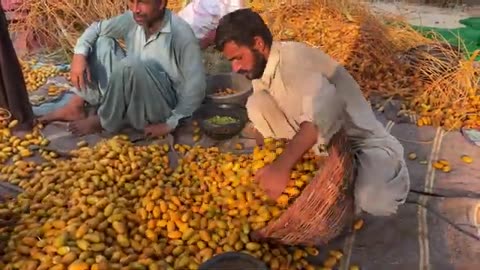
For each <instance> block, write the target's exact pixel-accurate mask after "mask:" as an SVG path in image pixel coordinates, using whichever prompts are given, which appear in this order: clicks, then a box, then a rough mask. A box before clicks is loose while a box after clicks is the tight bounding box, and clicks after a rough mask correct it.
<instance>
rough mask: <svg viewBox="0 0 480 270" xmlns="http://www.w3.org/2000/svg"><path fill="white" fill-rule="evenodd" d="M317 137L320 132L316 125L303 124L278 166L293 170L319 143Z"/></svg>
mask: <svg viewBox="0 0 480 270" xmlns="http://www.w3.org/2000/svg"><path fill="white" fill-rule="evenodd" d="M317 137H318V131H317V127H316V126H315V124H313V123H312V122H303V123H302V124H301V125H300V130H299V131H298V132H297V134H295V136H294V137H293V139H292V140H291V141H290V142H289V143H288V145H287V147H286V148H285V151H283V153H282V154H281V155H280V156H279V157H278V159H277V162H278V164H279V165H280V166H281V167H284V168H288V170H289V171H291V170H293V167H294V166H295V164H297V162H298V161H299V160H300V159H301V158H302V157H303V155H304V154H305V153H306V152H308V150H310V149H312V147H313V146H314V145H315V144H316V143H317Z"/></svg>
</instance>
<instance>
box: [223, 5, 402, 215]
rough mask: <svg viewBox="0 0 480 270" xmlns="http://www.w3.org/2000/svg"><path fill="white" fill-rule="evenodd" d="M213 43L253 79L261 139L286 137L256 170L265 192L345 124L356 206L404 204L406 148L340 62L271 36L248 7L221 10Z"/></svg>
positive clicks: (383, 208)
mask: <svg viewBox="0 0 480 270" xmlns="http://www.w3.org/2000/svg"><path fill="white" fill-rule="evenodd" d="M215 43H216V46H217V48H218V49H219V50H221V51H222V52H223V54H224V56H225V57H226V58H228V59H229V60H230V61H231V63H232V68H233V70H234V71H236V72H239V73H243V74H245V75H246V76H247V77H248V78H250V79H251V80H253V82H252V83H253V88H254V93H253V94H252V96H250V98H249V100H248V102H247V110H248V116H249V118H250V120H251V121H252V123H253V125H254V126H255V128H256V130H257V131H258V132H259V133H260V134H261V135H262V136H263V137H273V138H285V139H291V141H290V143H289V144H288V146H287V148H286V149H285V151H284V152H283V154H281V155H280V156H279V158H278V159H277V160H276V161H275V162H274V163H272V164H270V165H269V166H267V167H265V168H263V169H262V170H260V171H259V172H258V173H257V175H256V177H257V179H258V181H259V182H260V185H261V186H262V187H263V189H264V190H265V192H266V193H267V194H268V195H269V196H271V197H272V198H274V199H275V198H277V197H278V196H280V194H281V193H282V192H283V190H284V189H285V187H286V186H287V182H288V180H289V179H290V171H291V170H292V169H293V168H294V165H295V164H296V163H297V161H298V160H299V159H300V158H301V157H302V156H303V155H304V153H306V152H307V151H308V150H310V149H312V148H313V149H314V150H315V149H318V147H316V145H321V144H328V143H329V141H330V139H331V138H332V136H333V135H334V134H335V133H336V132H338V131H339V130H340V129H341V128H343V129H344V130H345V131H346V133H347V136H348V137H349V139H350V141H351V142H352V144H353V147H354V151H355V155H356V158H357V160H358V166H359V167H358V171H357V178H356V180H355V181H356V183H355V200H356V205H357V211H359V210H364V211H366V212H369V213H371V214H373V215H385V216H386V215H391V214H393V213H395V212H396V211H397V208H398V206H399V205H400V204H402V203H404V202H405V199H406V197H407V193H408V190H409V185H410V180H409V174H408V171H407V167H406V164H405V160H404V154H403V153H404V152H403V147H402V145H401V144H400V143H399V142H398V140H397V139H395V138H394V137H393V136H392V135H390V134H389V133H388V132H387V131H386V130H385V128H384V127H383V126H382V124H381V123H380V122H379V121H378V120H377V119H376V118H375V115H374V113H373V111H372V109H371V107H370V105H369V104H368V102H367V101H366V99H365V98H364V97H363V95H362V92H361V90H360V87H359V85H358V84H357V82H356V81H355V80H354V79H353V77H352V76H350V74H349V73H348V72H347V70H346V69H345V68H343V67H342V66H340V65H339V64H338V63H337V62H335V61H334V60H333V59H332V58H330V57H329V56H328V55H326V54H325V53H323V52H322V51H320V50H318V49H315V48H311V47H309V46H307V45H305V44H302V43H297V42H272V34H271V32H270V30H269V29H268V27H267V26H266V24H265V23H264V21H263V20H262V18H261V17H260V16H259V15H258V14H257V13H255V12H253V11H251V10H250V9H242V10H238V11H235V12H232V13H230V14H227V15H226V16H224V17H223V18H222V19H221V21H220V24H219V26H218V28H217V32H216V39H215Z"/></svg>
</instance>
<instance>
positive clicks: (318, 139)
mask: <svg viewBox="0 0 480 270" xmlns="http://www.w3.org/2000/svg"><path fill="white" fill-rule="evenodd" d="M317 77H318V79H317V78H315V79H314V81H313V82H312V85H313V86H310V87H304V88H302V91H301V94H302V96H303V98H302V100H303V102H302V103H303V104H302V111H303V113H302V115H301V116H300V117H299V119H298V120H297V122H299V123H301V124H300V130H299V131H298V132H297V134H296V135H295V136H294V137H293V139H292V141H291V142H290V143H289V144H288V145H287V147H286V148H285V151H284V152H283V153H282V155H280V157H279V158H278V162H279V164H281V165H282V166H285V167H287V168H289V169H290V170H291V169H293V167H294V166H295V164H296V163H297V162H298V161H299V160H300V159H301V158H302V156H303V155H304V154H305V153H306V152H308V151H309V150H310V149H312V148H313V147H315V145H318V146H319V145H321V144H328V143H329V141H330V139H331V137H332V136H333V135H334V134H335V133H336V132H337V131H338V130H339V129H340V128H341V126H342V124H343V118H342V111H343V107H344V104H343V102H342V100H341V98H340V97H339V96H338V94H337V92H336V89H335V87H334V86H333V85H332V84H330V83H329V82H328V81H327V80H326V78H325V77H323V76H321V75H319V76H317ZM307 81H308V80H307ZM316 150H318V149H316Z"/></svg>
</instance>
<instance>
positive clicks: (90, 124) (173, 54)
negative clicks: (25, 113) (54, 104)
mask: <svg viewBox="0 0 480 270" xmlns="http://www.w3.org/2000/svg"><path fill="white" fill-rule="evenodd" d="M166 4H167V1H166V0H142V1H139V0H132V1H129V8H130V11H128V12H126V13H124V14H122V15H119V16H117V17H114V18H111V19H107V20H104V21H101V22H97V23H94V24H92V25H91V26H90V27H88V29H87V30H86V31H85V32H84V33H83V35H82V36H81V37H80V39H79V40H78V42H77V45H76V47H75V54H74V56H73V62H72V69H71V79H72V83H73V85H74V86H75V88H76V89H75V92H76V94H77V95H76V96H75V97H74V98H73V99H72V100H71V101H70V102H69V104H67V105H66V106H65V107H63V108H60V109H58V110H57V111H54V112H52V113H50V114H48V115H46V116H44V117H42V118H40V121H43V122H50V121H71V122H72V123H71V124H70V130H71V131H72V132H73V133H74V134H77V135H85V134H88V133H92V132H97V131H100V130H101V129H105V130H107V131H109V132H118V131H119V130H121V129H122V128H124V127H127V126H130V127H133V128H135V129H137V130H144V131H145V133H146V135H152V136H161V135H165V134H167V133H169V132H171V131H172V130H173V129H175V127H176V126H177V124H178V121H179V120H180V119H181V118H184V117H188V116H190V115H191V114H192V113H193V111H194V110H196V109H197V108H198V106H199V105H200V104H201V103H202V101H203V99H204V97H205V87H206V80H205V71H204V66H203V63H202V56H201V51H200V47H199V44H198V40H197V39H196V38H195V36H194V34H193V31H192V29H191V28H190V26H189V25H188V24H187V23H186V22H185V21H183V20H182V19H181V18H179V17H177V16H176V15H174V14H172V12H171V11H170V10H168V9H167V8H166ZM118 39H123V40H124V41H125V43H126V49H127V51H126V52H124V51H123V50H122V48H121V47H120V46H119V44H118V43H117V40H118ZM85 102H86V103H88V104H90V105H93V106H97V107H98V110H97V113H96V114H95V115H92V116H88V117H87V115H86V113H85V110H84V105H85Z"/></svg>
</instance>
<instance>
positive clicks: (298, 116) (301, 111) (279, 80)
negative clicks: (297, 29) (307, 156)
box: [252, 42, 403, 153]
mask: <svg viewBox="0 0 480 270" xmlns="http://www.w3.org/2000/svg"><path fill="white" fill-rule="evenodd" d="M252 83H253V88H254V91H261V90H266V91H267V92H269V93H270V95H271V96H272V97H273V98H274V99H275V101H276V102H277V104H278V106H279V107H280V109H281V110H282V111H283V112H284V114H285V116H286V117H287V120H288V122H289V123H290V124H291V125H292V127H293V128H294V129H295V130H297V131H298V130H299V127H300V124H301V123H302V122H312V123H314V124H315V125H316V127H317V129H318V133H319V134H318V140H317V146H319V145H323V144H328V143H329V141H330V139H331V138H332V136H333V135H334V134H335V133H337V132H338V131H339V130H340V129H341V128H343V129H344V130H345V132H346V134H347V135H348V137H349V138H350V141H351V142H352V144H353V147H354V149H361V148H365V147H366V148H368V147H381V148H384V147H387V148H391V149H392V150H394V152H396V153H403V147H402V146H401V144H400V143H399V142H398V141H397V140H396V139H395V138H394V137H393V136H391V135H390V134H389V133H388V132H387V131H386V129H385V128H384V127H383V125H382V124H381V123H380V122H379V121H378V120H377V119H376V117H375V115H374V113H373V111H372V109H371V107H370V104H369V103H368V102H367V100H366V99H365V97H364V96H363V95H362V92H361V90H360V87H359V85H358V83H357V82H356V81H355V79H354V78H353V77H352V76H351V75H350V74H349V73H348V72H347V70H346V69H345V68H343V67H342V66H341V65H340V64H338V62H336V61H335V60H334V59H332V58H331V57H330V56H328V55H327V54H325V53H323V52H322V51H321V50H319V49H316V48H312V47H309V46H307V45H305V44H303V43H298V42H274V43H273V45H272V48H271V51H270V55H269V58H268V62H267V65H266V68H265V71H264V73H263V76H262V77H261V78H260V79H258V80H254V81H253V82H252ZM316 149H318V148H317V147H315V148H314V150H316Z"/></svg>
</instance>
